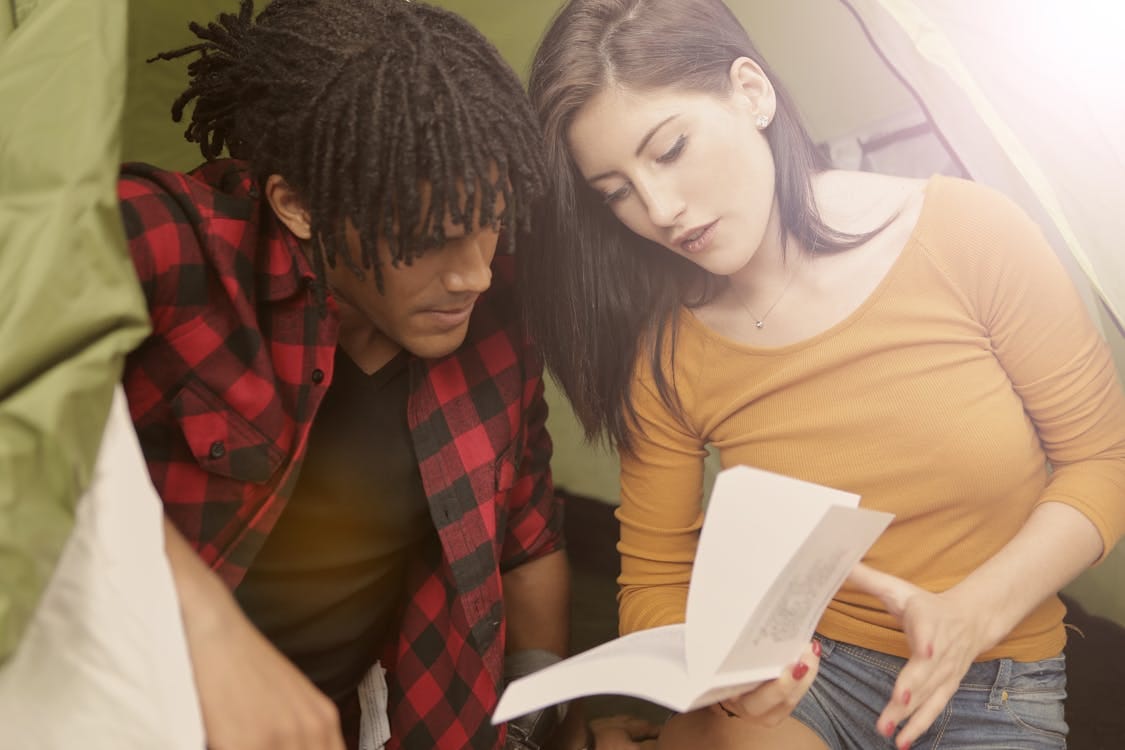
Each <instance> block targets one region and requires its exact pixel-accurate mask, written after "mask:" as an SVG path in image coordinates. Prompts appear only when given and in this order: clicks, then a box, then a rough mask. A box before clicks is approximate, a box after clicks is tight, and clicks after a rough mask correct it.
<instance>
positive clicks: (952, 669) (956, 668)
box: [848, 563, 996, 748]
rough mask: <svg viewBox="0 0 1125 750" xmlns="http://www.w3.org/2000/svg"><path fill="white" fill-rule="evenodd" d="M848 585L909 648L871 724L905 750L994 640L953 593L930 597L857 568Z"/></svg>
mask: <svg viewBox="0 0 1125 750" xmlns="http://www.w3.org/2000/svg"><path fill="white" fill-rule="evenodd" d="M848 581H849V583H850V584H852V585H853V586H856V587H857V588H859V589H860V590H861V591H864V592H866V593H869V594H873V595H874V596H877V597H879V599H880V600H881V601H882V602H883V605H884V606H885V607H886V608H887V611H888V612H890V613H891V614H892V615H894V616H895V617H896V618H897V619H898V621H899V623H900V624H901V625H902V629H903V632H904V633H905V634H906V638H907V642H908V643H909V645H910V658H909V659H908V660H907V662H906V665H905V666H904V667H903V668H902V671H901V672H900V673H899V676H898V679H897V680H896V681H895V687H894V690H893V692H892V693H891V700H890V701H889V702H888V703H887V705H886V707H885V708H884V709H883V712H882V713H881V714H880V715H879V718H878V720H877V722H878V723H877V724H876V729H877V730H878V731H879V733H880V734H882V735H883V736H885V737H888V738H889V737H894V739H895V744H896V746H897V747H899V748H908V747H910V745H911V744H912V743H913V742H914V741H915V740H917V739H918V737H920V736H921V735H922V733H923V732H925V731H926V730H927V729H929V728H930V725H931V724H933V722H934V720H935V719H936V718H937V717H938V716H939V715H940V714H941V712H942V711H943V710H944V709H945V706H946V704H948V703H949V700H950V699H951V698H952V697H953V694H954V693H956V692H957V689H958V687H959V686H960V684H961V680H962V679H964V677H965V674H966V673H967V672H968V671H969V667H970V666H971V665H972V663H973V660H974V659H976V658H977V656H979V655H980V654H981V653H983V652H984V651H986V650H988V649H989V648H991V647H992V646H994V645H995V643H996V639H995V638H994V637H992V636H990V635H989V630H988V628H987V619H986V617H985V614H984V613H981V612H979V611H973V608H971V607H967V606H965V605H964V604H962V603H961V602H960V601H958V599H957V595H956V589H950V590H949V591H945V592H943V593H940V594H935V593H932V592H930V591H926V590H925V589H922V588H919V587H918V586H915V585H914V584H912V583H909V582H908V581H904V580H903V579H901V578H898V577H896V576H892V575H890V574H888V573H882V572H880V571H877V570H875V569H873V568H870V567H868V566H867V565H864V564H862V563H860V564H859V565H857V566H856V567H855V569H854V570H853V571H852V574H851V576H850V577H849V579H848ZM904 722H905V724H904ZM900 725H902V728H901V730H900V729H899V726H900ZM896 732H897V735H896Z"/></svg>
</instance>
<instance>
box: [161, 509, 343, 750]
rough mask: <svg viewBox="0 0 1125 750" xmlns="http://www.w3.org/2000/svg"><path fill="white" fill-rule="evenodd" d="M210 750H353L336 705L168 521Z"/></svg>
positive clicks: (170, 554) (167, 543) (167, 535)
mask: <svg viewBox="0 0 1125 750" xmlns="http://www.w3.org/2000/svg"><path fill="white" fill-rule="evenodd" d="M164 534H165V549H166V551H167V553H168V560H169V562H170V564H171V567H172V573H173V576H174V578H175V580H176V589H177V592H178V593H179V596H180V608H181V611H182V616H183V620H184V630H185V633H186V635H187V642H188V652H189V653H190V655H191V663H192V668H193V671H194V673H195V684H196V689H197V691H198V692H199V702H200V707H201V709H202V712H203V724H204V728H205V730H206V734H207V746H208V748H210V750H345V748H344V739H343V735H342V734H341V731H340V720H339V716H337V713H336V706H335V705H334V704H333V703H332V701H330V700H329V699H328V698H327V696H325V695H324V694H323V693H321V692H320V691H319V690H317V689H316V687H315V686H314V685H313V684H312V683H311V682H309V680H308V679H307V678H306V677H305V676H304V675H303V674H301V672H300V671H299V670H298V669H297V668H296V667H294V666H293V665H292V664H291V663H290V662H289V660H288V659H286V658H285V657H284V656H282V655H281V653H280V652H279V651H278V650H277V649H275V648H274V647H273V645H272V644H270V642H269V641H267V640H266V638H265V637H264V636H263V635H262V634H261V633H259V632H258V630H257V629H256V628H255V627H254V626H253V624H251V623H250V621H249V620H247V619H246V616H245V615H243V614H242V611H241V610H240V609H239V607H238V604H237V603H236V602H235V601H234V598H233V597H232V596H231V595H230V592H229V591H227V588H226V586H225V585H224V584H223V583H222V581H220V580H219V578H218V577H217V576H215V574H214V573H212V572H211V571H210V570H208V569H207V567H206V566H205V565H204V564H203V561H202V560H200V559H199V557H198V556H197V555H196V554H195V551H194V550H192V549H191V547H190V546H189V545H188V544H187V542H186V541H185V540H184V538H183V537H182V536H181V535H180V533H179V531H177V530H176V528H175V527H174V526H172V525H171V523H169V522H168V521H167V520H165V522H164Z"/></svg>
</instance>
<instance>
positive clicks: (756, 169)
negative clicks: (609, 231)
mask: <svg viewBox="0 0 1125 750" xmlns="http://www.w3.org/2000/svg"><path fill="white" fill-rule="evenodd" d="M736 66H737V63H736ZM754 70H757V68H756V67H754ZM751 72H753V71H751ZM759 73H760V71H759ZM732 82H733V83H734V84H735V85H734V86H733V87H732V93H731V94H729V95H715V94H711V93H704V92H686V91H680V90H674V89H669V88H663V89H656V90H645V91H635V90H630V89H624V88H621V87H608V88H605V89H603V90H602V91H601V92H600V93H599V94H598V95H597V96H595V97H594V98H593V99H591V100H590V101H589V102H588V103H587V104H586V105H585V106H584V107H583V108H582V109H581V110H579V112H578V114H577V115H576V117H575V119H574V121H573V123H572V125H571V127H570V130H569V131H568V133H567V137H568V145H569V148H570V151H571V155H572V156H573V158H574V161H575V163H576V164H577V165H578V169H579V170H580V171H581V173H582V176H583V177H584V178H585V180H586V182H587V184H588V185H589V186H590V187H591V188H592V189H594V190H595V191H596V192H597V193H598V194H599V195H601V196H602V198H603V199H604V200H605V202H606V204H607V205H608V206H609V208H610V209H611V210H612V211H613V213H614V215H616V216H617V218H618V219H619V220H620V221H621V223H623V224H624V225H625V226H626V227H628V228H629V229H631V230H632V231H633V232H635V233H637V234H638V235H640V236H641V237H644V238H646V239H648V240H651V241H653V242H655V243H658V244H660V245H663V246H664V247H666V248H668V249H669V250H671V251H672V252H674V253H676V254H678V255H682V256H683V257H685V258H687V259H688V260H690V261H692V262H693V263H695V264H697V265H699V266H701V267H702V268H704V269H706V270H708V271H710V272H711V273H715V274H720V275H730V274H732V273H735V272H736V271H738V270H740V269H741V268H743V267H744V266H746V264H747V263H748V262H749V261H750V259H751V258H753V257H754V254H755V253H756V252H757V250H758V247H759V246H760V245H761V244H762V241H763V238H764V237H766V234H767V228H768V227H769V226H770V219H771V216H772V213H773V205H774V199H773V195H774V164H773V156H772V154H771V153H770V149H769V145H768V143H767V142H766V139H765V136H764V135H763V134H762V133H761V132H759V130H758V128H757V127H756V120H757V118H758V116H759V115H765V116H766V117H772V115H773V111H774V108H773V93H772V88H770V87H769V84H768V82H764V77H763V79H762V80H761V81H753V82H752V83H753V84H754V85H753V86H751V87H750V88H749V89H747V87H745V86H743V85H740V82H739V78H738V74H737V72H735V70H734V69H733V68H732Z"/></svg>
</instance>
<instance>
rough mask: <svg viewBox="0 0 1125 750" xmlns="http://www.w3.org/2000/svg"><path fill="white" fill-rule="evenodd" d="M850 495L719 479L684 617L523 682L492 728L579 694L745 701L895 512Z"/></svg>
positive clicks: (793, 482) (761, 476)
mask: <svg viewBox="0 0 1125 750" xmlns="http://www.w3.org/2000/svg"><path fill="white" fill-rule="evenodd" d="M858 504H859V498H858V496H856V495H853V494H851V493H846V492H841V491H839V490H834V489H831V488H828V487H823V486H820V485H816V484H812V483H809V482H804V481H801V480H798V479H792V478H790V477H784V476H780V475H777V474H771V473H769V472H765V471H761V470H758V469H751V468H749V467H745V466H739V467H733V468H730V469H727V470H725V471H722V472H720V473H719V476H718V477H717V479H716V481H715V486H714V490H713V491H712V495H711V502H710V506H709V507H708V511H707V515H706V518H705V520H704V524H703V530H702V532H701V536H700V542H699V551H698V553H697V554H696V560H695V564H694V566H693V569H692V578H691V584H690V587H689V591H688V603H687V618H686V622H684V623H682V624H676V625H666V626H663V627H659V628H653V629H651V630H644V631H640V632H636V633H630V634H628V635H625V636H622V637H620V638H617V639H615V640H613V641H610V642H609V643H605V644H602V645H601V646H597V647H595V648H593V649H590V650H589V651H586V652H584V653H581V654H578V655H577V656H573V657H571V658H569V659H566V660H564V661H562V662H560V663H558V664H555V665H553V666H551V667H549V668H547V669H544V670H542V671H540V672H536V673H534V674H531V675H528V676H527V677H524V678H522V679H520V680H516V681H515V682H513V683H512V684H511V685H509V686H508V688H507V690H506V691H505V692H504V694H503V696H502V697H501V699H500V703H499V705H498V706H497V709H496V711H495V713H494V714H493V722H501V721H506V720H508V719H510V718H512V717H515V716H520V715H522V714H524V713H527V712H529V711H533V710H536V709H538V708H542V707H543V706H547V705H552V704H554V703H560V702H562V701H566V700H570V699H572V698H577V697H579V696H583V695H596V694H606V693H614V694H623V695H632V696H635V697H638V698H642V699H644V700H648V701H652V702H654V703H658V704H661V705H663V706H667V707H668V708H671V709H674V710H676V711H680V712H685V711H690V710H693V709H696V708H700V707H702V706H707V705H712V704H716V703H718V702H719V701H722V700H726V699H729V698H734V697H736V696H740V695H745V694H746V693H748V692H749V691H750V690H752V689H753V688H754V687H755V686H756V685H759V684H761V683H762V682H765V681H767V680H772V679H774V678H777V677H778V676H779V675H780V674H781V673H782V671H783V670H784V669H786V668H787V667H788V668H792V666H793V665H794V664H797V663H798V661H799V657H800V655H801V653H802V652H803V650H804V649H806V648H808V647H809V642H810V639H811V638H812V634H813V630H814V629H815V627H816V623H817V622H818V620H819V619H820V616H821V614H822V613H823V612H824V609H825V608H826V607H827V606H828V603H829V602H830V601H831V599H832V597H833V595H835V593H836V591H837V589H839V587H840V585H841V584H842V583H843V581H844V579H845V578H846V577H847V575H848V573H849V571H851V569H852V567H853V566H854V565H855V564H856V563H857V562H858V561H859V560H860V558H862V557H863V555H864V553H865V552H866V551H867V549H868V548H869V547H870V546H871V544H872V543H873V542H874V541H875V539H876V538H877V537H878V536H879V534H881V533H882V532H883V530H884V529H885V528H886V526H887V524H888V523H890V520H891V515H890V514H888V513H880V512H877V511H871V510H866V509H862V508H859V507H858Z"/></svg>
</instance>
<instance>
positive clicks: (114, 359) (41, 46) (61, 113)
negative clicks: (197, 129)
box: [0, 0, 148, 659]
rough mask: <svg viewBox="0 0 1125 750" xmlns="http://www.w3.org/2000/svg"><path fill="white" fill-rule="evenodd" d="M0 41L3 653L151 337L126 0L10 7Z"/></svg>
mask: <svg viewBox="0 0 1125 750" xmlns="http://www.w3.org/2000/svg"><path fill="white" fill-rule="evenodd" d="M7 4H9V5H10V10H9V9H6V10H8V13H7V14H6V18H5V20H6V21H8V23H7V24H5V25H0V29H3V28H5V26H6V27H7V30H8V33H7V35H6V36H5V37H3V38H2V39H0V101H3V102H6V105H5V115H4V117H3V118H0V346H2V349H3V352H4V356H3V357H0V659H3V658H4V657H6V656H7V655H8V654H10V653H11V651H12V650H13V648H14V647H15V645H16V643H17V642H18V639H19V636H20V633H21V632H22V630H23V628H24V626H25V625H26V623H27V621H28V618H29V617H30V616H31V614H32V612H33V611H34V608H35V604H36V602H37V600H38V597H39V595H40V594H41V592H42V589H43V587H44V585H45V584H46V582H47V580H48V579H49V577H50V575H51V572H52V570H53V567H54V564H55V562H56V560H57V558H58V555H59V553H60V552H61V549H62V546H63V544H64V542H65V541H66V538H67V534H68V532H69V531H70V528H71V525H72V522H73V510H74V506H75V503H76V501H77V499H78V497H79V496H80V495H81V493H82V491H83V489H84V488H85V487H86V486H87V485H88V483H89V480H90V477H91V473H92V471H93V467H94V461H95V457H96V454H97V449H98V443H99V439H100V437H101V434H102V428H103V426H104V423H105V420H106V416H107V414H108V413H109V405H110V401H111V397H112V393H113V387H114V385H115V384H116V383H117V382H118V381H119V379H120V377H121V370H122V366H123V360H124V355H125V354H126V353H127V352H128V351H129V350H130V349H132V348H134V347H135V346H136V345H137V344H138V343H139V342H140V341H141V340H142V339H143V338H144V336H145V335H146V333H147V331H148V315H147V311H146V309H145V305H144V299H143V297H142V295H141V293H140V288H139V286H138V284H137V281H136V277H135V275H134V274H133V270H132V265H131V263H130V262H129V259H128V255H127V251H126V249H125V242H124V236H123V232H122V228H121V222H120V217H119V214H118V210H117V201H116V175H117V170H118V164H119V158H120V120H121V111H122V106H123V101H124V96H125V31H126V20H125V19H126V11H127V7H126V0H100V2H97V3H92V2H89V0H36V1H35V2H27V0H23V1H21V2H19V3H14V4H13V3H7Z"/></svg>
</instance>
